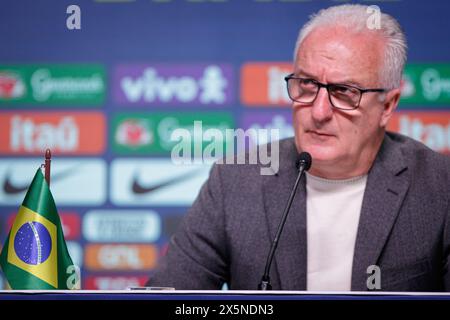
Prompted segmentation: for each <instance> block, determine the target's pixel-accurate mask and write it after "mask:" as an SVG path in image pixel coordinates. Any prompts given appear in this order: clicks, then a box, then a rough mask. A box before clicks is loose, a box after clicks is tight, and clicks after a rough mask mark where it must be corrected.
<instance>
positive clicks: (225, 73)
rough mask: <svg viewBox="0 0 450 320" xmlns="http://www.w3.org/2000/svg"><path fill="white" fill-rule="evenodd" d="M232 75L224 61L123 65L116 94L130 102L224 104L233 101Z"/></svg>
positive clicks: (119, 69)
mask: <svg viewBox="0 0 450 320" xmlns="http://www.w3.org/2000/svg"><path fill="white" fill-rule="evenodd" d="M231 75H232V73H231V68H230V67H229V66H223V65H173V66H170V65H169V66H168V65H152V66H142V67H140V66H121V67H119V68H118V69H117V70H116V77H115V84H114V94H115V96H116V99H117V101H118V102H119V103H126V104H129V103H133V104H148V103H152V104H156V105H158V104H159V105H167V104H171V105H172V104H178V105H180V104H181V105H183V104H188V103H198V104H202V105H223V104H226V103H229V102H231V87H232V79H231Z"/></svg>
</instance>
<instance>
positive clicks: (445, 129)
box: [388, 111, 450, 154]
mask: <svg viewBox="0 0 450 320" xmlns="http://www.w3.org/2000/svg"><path fill="white" fill-rule="evenodd" d="M388 130H391V131H396V132H399V133H401V134H404V135H406V136H409V137H411V138H413V139H415V140H418V141H420V142H422V143H424V144H425V145H427V146H428V147H429V148H431V149H433V150H435V151H438V152H441V153H444V154H450V111H439V112H408V111H403V112H402V111H398V112H397V113H395V114H394V115H393V117H392V118H391V120H390V123H389V126H388Z"/></svg>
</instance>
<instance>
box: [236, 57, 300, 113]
mask: <svg viewBox="0 0 450 320" xmlns="http://www.w3.org/2000/svg"><path fill="white" fill-rule="evenodd" d="M290 73H292V64H291V63H284V62H279V63H277V62H273V63H272V62H254V63H252V62H251V63H246V64H244V66H243V67H242V71H241V102H242V104H244V105H247V106H259V107H264V106H286V107H287V106H290V105H291V100H290V99H289V96H288V94H287V89H286V82H285V81H284V77H285V76H287V75H288V74H290Z"/></svg>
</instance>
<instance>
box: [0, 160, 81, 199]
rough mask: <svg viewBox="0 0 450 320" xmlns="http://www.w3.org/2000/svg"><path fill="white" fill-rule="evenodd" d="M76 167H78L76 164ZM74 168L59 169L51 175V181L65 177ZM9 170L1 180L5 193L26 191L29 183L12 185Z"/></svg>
mask: <svg viewBox="0 0 450 320" xmlns="http://www.w3.org/2000/svg"><path fill="white" fill-rule="evenodd" d="M77 168H78V166H77ZM74 169H76V168H69V169H66V170H64V171H61V172H58V173H56V174H54V175H52V177H51V182H54V181H55V180H56V181H59V180H61V179H63V178H65V177H67V176H69V175H71V174H72V173H73V172H74ZM9 172H10V171H9ZM9 172H8V173H7V176H6V178H5V181H4V182H3V191H4V192H5V193H6V194H11V195H13V194H18V193H21V192H24V191H26V190H27V189H28V187H29V186H30V184H26V185H14V184H13V183H12V182H11V174H10V173H9ZM30 183H31V182H30Z"/></svg>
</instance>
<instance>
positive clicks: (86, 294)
mask: <svg viewBox="0 0 450 320" xmlns="http://www.w3.org/2000/svg"><path fill="white" fill-rule="evenodd" d="M0 300H450V292H449V293H445V292H432V293H431V292H357V291H352V292H311V291H247V290H245V291H244V290H243V291H241V290H195V291H191V290H159V289H151V288H147V289H133V290H0Z"/></svg>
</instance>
